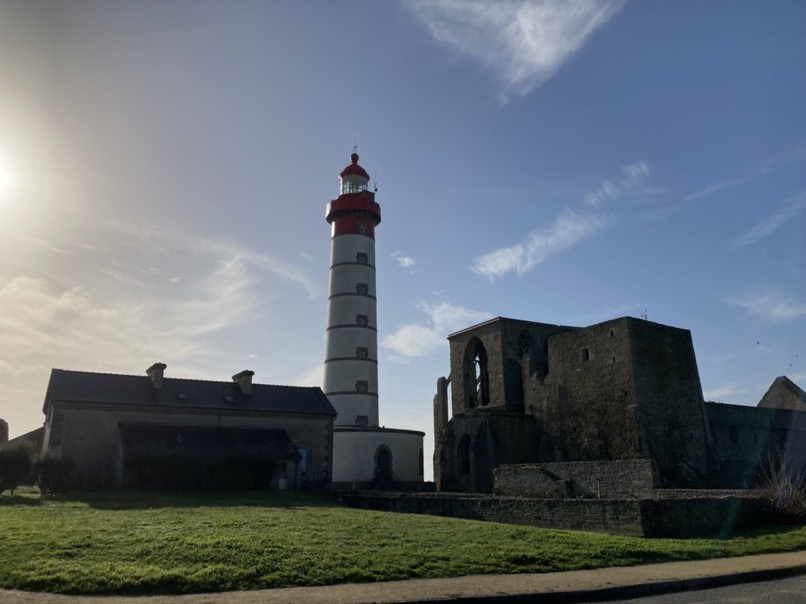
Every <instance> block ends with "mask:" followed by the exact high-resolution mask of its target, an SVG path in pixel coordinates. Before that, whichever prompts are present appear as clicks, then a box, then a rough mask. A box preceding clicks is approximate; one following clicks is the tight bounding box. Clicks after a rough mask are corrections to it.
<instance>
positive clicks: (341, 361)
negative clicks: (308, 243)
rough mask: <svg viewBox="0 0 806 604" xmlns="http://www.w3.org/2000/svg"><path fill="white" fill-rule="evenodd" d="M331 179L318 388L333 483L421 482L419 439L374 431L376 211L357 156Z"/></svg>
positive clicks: (378, 211)
mask: <svg viewBox="0 0 806 604" xmlns="http://www.w3.org/2000/svg"><path fill="white" fill-rule="evenodd" d="M350 162H351V163H350V165H349V166H347V167H346V168H345V169H344V170H342V172H341V174H339V179H340V183H341V186H340V190H339V196H338V198H337V199H335V200H333V201H331V202H330V203H329V204H328V205H327V214H326V216H327V221H328V223H330V225H331V239H330V241H331V244H330V287H329V289H328V307H327V332H326V337H325V373H324V385H323V388H322V389H323V390H324V392H325V395H326V396H327V397H328V399H330V402H331V403H332V404H333V406H334V407H335V408H336V410H337V411H338V413H339V415H338V417H337V418H336V421H335V426H334V435H333V483H334V485H336V486H347V485H356V484H360V485H361V486H366V485H368V484H369V483H370V482H374V483H375V484H376V485H379V486H390V487H393V486H395V487H406V486H411V485H414V484H417V483H421V482H422V481H423V461H422V459H423V457H422V456H423V453H422V449H423V436H424V434H423V433H422V432H418V431H414V430H396V429H393V428H385V427H384V428H381V427H379V423H378V422H379V420H378V321H377V297H376V290H375V227H376V226H378V224H379V223H380V222H381V207H380V206H379V205H378V204H377V203H376V202H375V193H374V192H373V191H370V190H368V184H369V174H367V172H366V170H364V168H362V167H361V166H360V165H358V154H357V153H353V154H352V155H351V156H350Z"/></svg>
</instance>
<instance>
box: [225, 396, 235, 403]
mask: <svg viewBox="0 0 806 604" xmlns="http://www.w3.org/2000/svg"><path fill="white" fill-rule="evenodd" d="M224 402H225V403H234V402H235V397H234V396H232V395H231V394H225V395H224Z"/></svg>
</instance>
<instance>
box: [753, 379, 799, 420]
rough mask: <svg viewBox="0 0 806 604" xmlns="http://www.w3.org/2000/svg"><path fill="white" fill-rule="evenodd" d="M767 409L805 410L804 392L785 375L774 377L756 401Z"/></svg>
mask: <svg viewBox="0 0 806 604" xmlns="http://www.w3.org/2000/svg"><path fill="white" fill-rule="evenodd" d="M758 406H759V407H765V408H769V409H789V410H790V411H806V392H803V390H801V389H800V388H799V387H798V385H797V384H795V383H794V382H793V381H792V380H790V379H789V378H788V377H786V376H785V375H782V376H780V377H777V378H775V380H774V381H773V383H772V384H771V385H770V387H769V389H768V390H767V392H765V393H764V396H762V397H761V400H760V401H759V403H758Z"/></svg>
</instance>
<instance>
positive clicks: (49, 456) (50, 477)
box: [34, 450, 73, 495]
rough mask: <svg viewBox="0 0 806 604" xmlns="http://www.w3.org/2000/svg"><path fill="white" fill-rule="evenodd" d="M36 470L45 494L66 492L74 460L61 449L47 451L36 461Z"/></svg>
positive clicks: (37, 480)
mask: <svg viewBox="0 0 806 604" xmlns="http://www.w3.org/2000/svg"><path fill="white" fill-rule="evenodd" d="M34 470H35V472H36V484H37V485H38V486H39V490H40V491H41V492H42V494H43V495H56V494H58V493H64V492H65V491H66V490H67V487H68V486H69V485H70V474H71V472H72V471H73V460H72V459H70V458H69V457H68V456H67V455H65V454H64V453H62V452H61V451H58V450H57V451H46V452H45V453H42V454H41V455H39V456H38V457H37V458H36V460H35V461H34Z"/></svg>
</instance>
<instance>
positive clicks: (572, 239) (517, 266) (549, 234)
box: [470, 210, 607, 280]
mask: <svg viewBox="0 0 806 604" xmlns="http://www.w3.org/2000/svg"><path fill="white" fill-rule="evenodd" d="M606 224H607V219H606V218H605V217H603V216H593V215H588V214H577V213H576V212H573V211H571V210H566V211H565V212H563V213H562V214H561V215H560V216H559V217H558V218H557V219H556V220H555V221H554V224H552V225H551V226H550V227H549V228H547V229H538V230H535V231H532V232H531V233H530V234H529V235H528V236H527V237H526V239H525V240H523V241H521V242H519V243H516V244H515V245H512V246H509V247H504V248H501V249H498V250H495V251H492V252H489V253H487V254H484V255H482V256H479V257H477V258H475V259H474V260H473V264H472V265H471V266H470V270H472V271H473V272H474V273H476V274H477V275H480V276H482V277H486V278H487V279H490V280H494V279H495V278H496V277H503V276H504V275H506V274H507V273H511V272H515V273H517V274H518V275H523V274H524V273H527V272H528V271H530V270H532V269H533V268H534V267H536V266H537V265H538V264H540V263H541V262H544V261H545V260H546V259H548V258H550V257H551V256H554V255H555V254H559V253H560V252H562V251H564V250H567V249H568V248H570V247H571V246H573V245H574V244H575V243H577V242H579V241H582V240H583V239H586V238H588V237H591V236H592V235H594V234H595V233H597V232H598V231H600V230H602V229H603V228H604V227H605V225H606Z"/></svg>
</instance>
